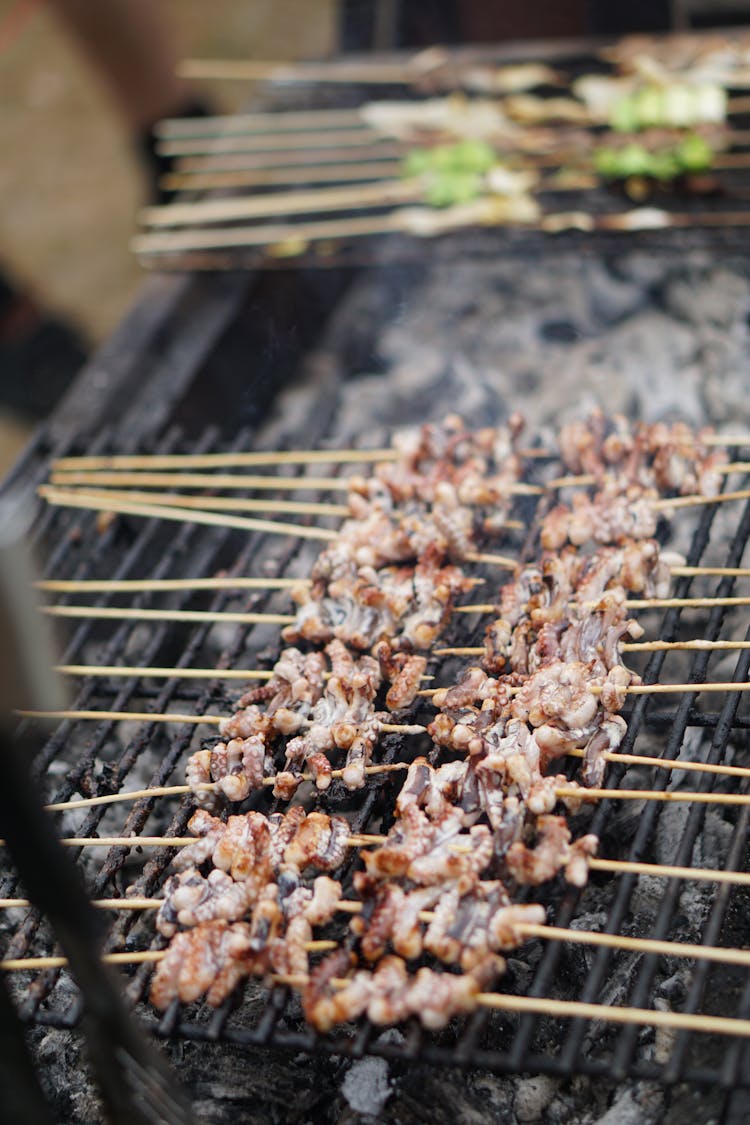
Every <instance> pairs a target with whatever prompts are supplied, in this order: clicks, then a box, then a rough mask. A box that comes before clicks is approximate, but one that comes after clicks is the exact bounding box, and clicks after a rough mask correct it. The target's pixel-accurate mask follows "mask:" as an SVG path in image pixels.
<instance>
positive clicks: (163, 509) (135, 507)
mask: <svg viewBox="0 0 750 1125" xmlns="http://www.w3.org/2000/svg"><path fill="white" fill-rule="evenodd" d="M39 494H40V496H43V497H44V499H45V500H47V501H48V502H49V503H50V504H54V505H56V506H57V507H61V508H86V509H90V510H91V511H94V512H111V513H113V514H115V515H126V516H143V517H145V518H147V519H162V520H176V521H179V522H181V523H198V524H208V525H209V526H211V527H234V528H239V529H240V530H242V531H262V532H267V533H270V534H275V535H297V536H299V537H300V538H302V539H321V540H324V541H326V542H330V541H331V540H332V539H335V538H336V534H337V533H336V532H335V531H327V530H326V529H325V528H322V527H307V526H305V525H304V524H298V523H282V522H280V521H277V520H260V519H252V518H251V517H249V516H230V515H220V514H219V513H218V512H202V511H195V512H194V511H192V510H191V509H190V508H172V507H169V506H168V505H159V504H135V503H128V502H127V501H112V500H107V499H100V498H99V497H98V496H87V495H86V493H83V492H66V491H65V490H64V489H60V488H51V487H49V486H47V485H42V486H41V488H40V489H39Z"/></svg>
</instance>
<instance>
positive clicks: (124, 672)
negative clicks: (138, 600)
mask: <svg viewBox="0 0 750 1125" xmlns="http://www.w3.org/2000/svg"><path fill="white" fill-rule="evenodd" d="M55 671H56V672H59V673H60V675H61V676H84V677H85V678H86V679H88V678H89V677H90V676H94V677H97V678H98V677H107V678H109V677H111V676H114V677H123V676H124V677H126V678H128V679H139V678H141V677H143V678H145V679H154V680H239V681H240V682H241V683H244V682H246V681H248V680H270V679H271V677H272V676H273V671H272V669H270V668H269V669H267V670H266V669H258V668H224V669H219V668H147V667H135V666H134V665H128V664H56V665H55Z"/></svg>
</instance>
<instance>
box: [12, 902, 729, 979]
mask: <svg viewBox="0 0 750 1125" xmlns="http://www.w3.org/2000/svg"><path fill="white" fill-rule="evenodd" d="M164 901H165V900H164V899H161V898H145V897H142V896H133V897H132V898H127V897H123V898H103V899H94V900H93V901H92V906H94V907H96V908H97V909H98V910H143V911H148V910H159V909H160V907H162V906H163V905H164ZM30 906H31V902H30V901H29V899H24V898H6V899H0V909H6V910H7V909H24V908H28V907H30ZM338 910H339V911H340V912H341V913H344V914H360V913H361V912H362V904H361V903H360V902H357V901H347V900H342V901H341V902H339V904H338ZM434 917H435V915H434V912H433V911H431V910H421V911H420V912H419V919H420V921H422V922H427V923H429V922H431V921H432V920H433V918H434ZM515 929H516V931H517V932H518V933H519V934H520V935H521V936H522V937H526V938H534V937H538V938H542V939H543V940H545V941H560V942H570V943H573V944H575V945H598V946H605V947H607V948H610V949H622V950H628V951H632V952H634V953H656V954H659V955H661V956H664V957H685V958H689V959H690V960H703V961H714V962H717V963H719V964H723V965H744V966H750V950H747V949H735V948H729V947H724V948H722V947H721V946H715V945H698V944H693V943H690V942H680V941H659V940H656V939H653V938H636V937H627V936H625V935H623V934H609V933H602V932H600V931H598V930H574V929H569V928H567V927H563V926H550V925H546V924H537V923H532V922H524V923H519V924H518V925H517V926H516V927H515ZM336 948H338V943H337V942H335V941H311V942H308V943H306V944H305V949H307V950H308V952H315V953H319V952H325V951H328V950H332V949H336ZM152 952H153V960H154V961H158V960H161V959H162V958H163V957H165V956H166V950H153V951H152ZM50 961H53V962H54V964H48V962H50ZM66 964H67V962H66V959H65V958H63V957H39V958H36V957H29V958H14V959H9V960H6V961H0V969H3V970H5V971H22V970H29V969H41V968H50V969H52V968H62V967H64V966H65V965H66Z"/></svg>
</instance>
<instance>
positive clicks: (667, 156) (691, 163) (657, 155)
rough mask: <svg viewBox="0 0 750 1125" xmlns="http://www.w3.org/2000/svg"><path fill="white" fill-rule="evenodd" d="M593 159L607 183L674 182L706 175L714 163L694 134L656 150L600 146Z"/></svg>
mask: <svg viewBox="0 0 750 1125" xmlns="http://www.w3.org/2000/svg"><path fill="white" fill-rule="evenodd" d="M593 156H594V168H595V169H596V171H597V172H598V173H599V175H600V176H603V177H604V178H605V179H607V180H629V179H631V178H633V177H646V178H647V179H653V180H664V181H668V180H674V179H676V178H677V177H678V176H682V175H687V174H691V173H694V172H706V171H708V170H709V169H710V168H711V166H712V165H713V162H714V150H713V149H712V148H711V145H710V144H709V143H708V141H706V140H704V138H703V137H701V136H699V135H698V134H696V133H692V134H691V135H690V136H688V137H685V138H683V139H682V140H680V141H679V142H677V143H673V144H667V145H662V146H660V147H658V148H649V147H647V146H646V145H645V144H640V143H638V142H636V141H630V142H629V143H628V144H625V145H621V146H615V145H602V146H601V147H600V148H597V149H595V150H594V154H593Z"/></svg>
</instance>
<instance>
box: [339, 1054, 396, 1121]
mask: <svg viewBox="0 0 750 1125" xmlns="http://www.w3.org/2000/svg"><path fill="white" fill-rule="evenodd" d="M341 1093H342V1094H343V1095H344V1097H345V1098H346V1100H347V1102H348V1103H349V1106H350V1108H351V1109H353V1110H354V1111H355V1112H356V1113H361V1114H363V1115H365V1117H371V1118H373V1119H375V1120H377V1119H378V1118H379V1116H380V1114H381V1112H382V1110H383V1107H384V1105H385V1103H386V1102H387V1101H388V1098H389V1097H390V1096H391V1087H390V1082H389V1080H388V1063H387V1062H386V1061H385V1059H380V1058H367V1059H358V1060H357V1061H356V1062H354V1063H352V1065H351V1067H350V1068H349V1070H348V1071H347V1072H346V1076H345V1078H344V1081H343V1082H342V1084H341Z"/></svg>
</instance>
